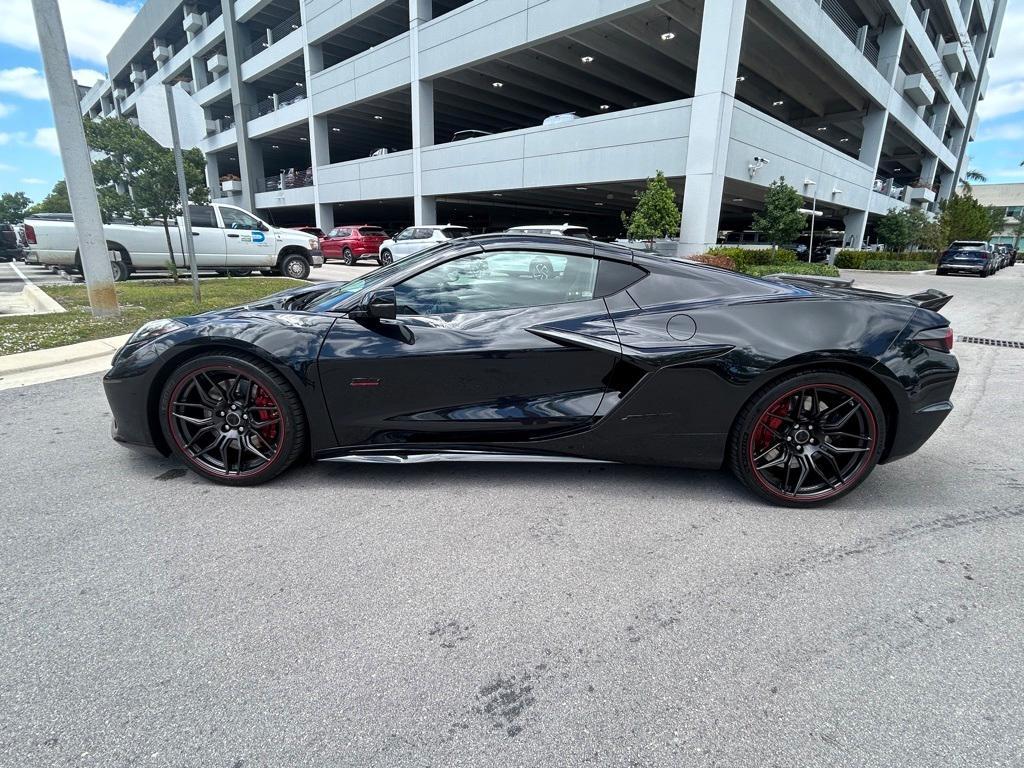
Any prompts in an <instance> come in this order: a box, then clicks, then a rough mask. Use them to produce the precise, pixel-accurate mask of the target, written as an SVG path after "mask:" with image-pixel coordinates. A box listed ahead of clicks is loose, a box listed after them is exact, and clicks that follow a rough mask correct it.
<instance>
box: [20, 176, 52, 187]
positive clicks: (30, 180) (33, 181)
mask: <svg viewBox="0 0 1024 768" xmlns="http://www.w3.org/2000/svg"><path fill="white" fill-rule="evenodd" d="M21 183H22V184H30V185H33V186H35V185H37V184H48V183H49V182H48V181H47V180H46V179H36V178H33V177H31V176H30V177H29V178H27V179H22V180H21Z"/></svg>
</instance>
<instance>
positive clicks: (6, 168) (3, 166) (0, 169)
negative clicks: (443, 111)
mask: <svg viewBox="0 0 1024 768" xmlns="http://www.w3.org/2000/svg"><path fill="white" fill-rule="evenodd" d="M16 170H18V169H17V168H15V167H14V166H13V165H8V164H7V163H0V173H9V172H10V171H16Z"/></svg>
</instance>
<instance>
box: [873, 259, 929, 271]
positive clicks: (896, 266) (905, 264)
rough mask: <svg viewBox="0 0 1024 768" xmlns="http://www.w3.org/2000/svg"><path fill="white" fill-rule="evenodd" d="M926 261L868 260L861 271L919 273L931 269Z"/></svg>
mask: <svg viewBox="0 0 1024 768" xmlns="http://www.w3.org/2000/svg"><path fill="white" fill-rule="evenodd" d="M932 266H933V265H932V264H929V263H928V262H927V261H903V260H902V259H868V260H867V261H865V262H864V265H863V266H862V267H861V269H873V270H877V271H882V272H919V271H921V270H923V269H931V268H932Z"/></svg>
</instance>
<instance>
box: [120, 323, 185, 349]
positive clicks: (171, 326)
mask: <svg viewBox="0 0 1024 768" xmlns="http://www.w3.org/2000/svg"><path fill="white" fill-rule="evenodd" d="M185 327H186V326H185V324H184V323H182V322H179V321H178V320H171V319H164V320H150V321H149V322H148V323H146V324H145V325H144V326H142V327H141V328H139V330H137V331H136V332H135V333H133V334H132V337H131V338H130V339H128V344H126V345H125V346H128V345H131V344H143V343H145V342H147V341H152V340H153V339H155V338H157V337H158V336H163V335H164V334H167V333H172V332H173V331H180V330H181V329H182V328H185Z"/></svg>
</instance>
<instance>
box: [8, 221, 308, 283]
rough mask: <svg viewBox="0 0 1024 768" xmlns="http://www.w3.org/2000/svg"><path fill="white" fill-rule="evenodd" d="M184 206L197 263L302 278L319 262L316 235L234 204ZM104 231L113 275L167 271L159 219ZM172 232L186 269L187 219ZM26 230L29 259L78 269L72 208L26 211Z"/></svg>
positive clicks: (177, 260)
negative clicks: (69, 210)
mask: <svg viewBox="0 0 1024 768" xmlns="http://www.w3.org/2000/svg"><path fill="white" fill-rule="evenodd" d="M188 210H189V216H190V217H191V219H192V236H193V240H194V241H195V249H196V263H197V265H198V266H199V268H200V269H203V270H215V271H218V272H226V273H229V274H236V275H237V274H247V273H249V272H251V271H252V270H255V269H258V270H261V271H263V272H267V273H273V274H280V275H286V276H287V277H295V278H299V279H300V280H304V279H306V278H307V277H309V270H310V268H311V267H320V266H323V263H324V257H323V254H322V253H321V252H320V243H319V241H318V240H317V239H316V238H315V237H310V236H309V235H307V234H306V233H304V232H299V231H298V230H294V229H283V228H281V227H272V226H270V225H269V224H267V223H266V222H265V221H263V220H261V219H258V218H257V217H255V216H253V215H252V214H251V213H249V212H248V211H245V210H243V209H241V208H238V207H236V206H233V205H223V204H220V203H214V204H212V205H190V206H189V207H188ZM103 233H104V235H105V236H106V239H107V250H108V251H109V252H110V265H111V269H112V271H113V273H114V279H115V280H127V279H128V276H129V275H131V274H132V272H144V271H160V272H167V271H168V262H169V261H170V257H169V255H168V252H167V235H166V233H165V232H164V227H163V224H160V223H157V224H143V225H135V224H105V225H104V227H103ZM170 233H171V248H172V249H173V251H174V264H175V266H176V267H177V268H178V269H188V256H187V254H186V251H185V248H184V238H185V225H184V223H183V221H182V219H181V218H180V217H179V218H178V220H177V221H176V222H173V223H172V224H171V228H170ZM25 235H26V237H27V239H28V243H29V252H28V255H27V258H26V261H27V262H29V263H36V264H45V265H48V266H56V267H61V268H62V269H65V270H67V271H69V272H76V271H77V272H81V269H82V262H81V259H80V257H79V254H78V237H77V235H76V234H75V225H74V222H73V221H72V219H71V215H70V214H62V213H56V214H37V215H34V216H29V217H28V218H26V219H25Z"/></svg>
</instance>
